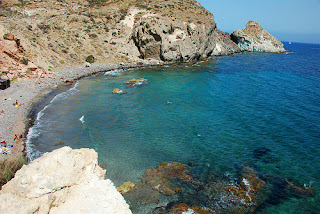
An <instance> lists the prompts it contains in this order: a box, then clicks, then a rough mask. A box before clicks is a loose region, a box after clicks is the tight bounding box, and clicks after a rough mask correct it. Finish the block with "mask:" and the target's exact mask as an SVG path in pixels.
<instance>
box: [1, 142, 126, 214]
mask: <svg viewBox="0 0 320 214" xmlns="http://www.w3.org/2000/svg"><path fill="white" fill-rule="evenodd" d="M97 158H98V155H97V153H96V152H95V151H94V150H93V149H75V150H73V149H71V148H70V147H63V148H60V149H57V150H54V151H53V152H50V153H45V154H44V155H43V156H42V157H40V158H38V159H36V160H34V161H33V162H32V163H30V164H29V165H25V166H23V167H22V168H21V169H20V170H19V171H17V173H16V175H15V177H14V178H13V179H12V180H11V181H9V182H8V183H7V184H5V185H4V186H3V187H2V190H1V192H0V210H1V212H2V213H110V214H111V213H123V214H127V213H131V211H130V209H129V205H128V204H127V203H126V202H125V200H124V198H123V197H122V196H121V194H120V193H119V192H118V191H117V190H116V188H115V186H114V185H113V183H112V182H111V181H110V180H109V179H106V180H105V179H104V176H105V173H106V171H105V170H103V169H102V168H101V167H99V165H98V161H97Z"/></svg>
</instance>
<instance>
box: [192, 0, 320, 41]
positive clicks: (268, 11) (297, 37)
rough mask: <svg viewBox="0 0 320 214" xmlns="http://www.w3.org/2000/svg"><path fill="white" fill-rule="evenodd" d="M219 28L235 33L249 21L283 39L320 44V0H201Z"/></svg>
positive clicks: (199, 0)
mask: <svg viewBox="0 0 320 214" xmlns="http://www.w3.org/2000/svg"><path fill="white" fill-rule="evenodd" d="M197 1H198V2H200V3H201V5H202V6H203V7H204V8H206V9H207V10H209V11H210V12H211V13H212V14H213V16H214V18H215V22H216V23H217V26H218V29H220V30H222V31H225V32H228V33H231V32H232V31H233V30H235V29H243V28H244V27H245V25H246V23H247V22H248V21H249V20H254V21H257V22H259V23H260V24H261V26H262V27H263V28H264V29H265V30H266V31H268V32H269V33H271V34H272V35H273V36H275V37H276V38H277V39H279V40H281V41H292V42H306V43H320V0H263V1H261V0H243V1H240V0H197Z"/></svg>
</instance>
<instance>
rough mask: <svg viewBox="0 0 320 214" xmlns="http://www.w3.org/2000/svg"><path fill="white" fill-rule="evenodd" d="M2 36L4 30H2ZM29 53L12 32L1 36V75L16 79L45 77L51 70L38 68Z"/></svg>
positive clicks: (0, 34)
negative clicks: (30, 58) (30, 59)
mask: <svg viewBox="0 0 320 214" xmlns="http://www.w3.org/2000/svg"><path fill="white" fill-rule="evenodd" d="M0 36H2V32H1V30H0ZM28 57H29V53H28V52H26V51H25V49H24V47H23V46H22V44H21V40H20V39H19V38H17V37H16V36H14V35H13V34H12V33H6V34H4V35H3V38H1V37H0V71H1V74H0V77H1V78H5V79H6V78H9V79H10V80H14V79H17V78H23V77H27V78H44V77H48V76H49V75H50V73H51V72H49V71H44V70H42V69H40V68H38V67H37V66H36V65H35V64H33V63H32V62H31V61H29V59H28Z"/></svg>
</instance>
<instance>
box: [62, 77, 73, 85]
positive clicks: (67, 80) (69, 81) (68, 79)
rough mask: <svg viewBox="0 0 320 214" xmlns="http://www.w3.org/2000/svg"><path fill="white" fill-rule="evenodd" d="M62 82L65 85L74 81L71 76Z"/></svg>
mask: <svg viewBox="0 0 320 214" xmlns="http://www.w3.org/2000/svg"><path fill="white" fill-rule="evenodd" d="M64 82H65V83H66V85H72V84H73V82H74V79H72V78H67V79H65V80H64Z"/></svg>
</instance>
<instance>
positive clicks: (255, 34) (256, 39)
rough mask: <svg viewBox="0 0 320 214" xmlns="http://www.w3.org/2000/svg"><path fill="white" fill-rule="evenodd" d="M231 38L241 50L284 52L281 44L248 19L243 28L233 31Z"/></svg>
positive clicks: (256, 23)
mask: <svg viewBox="0 0 320 214" xmlns="http://www.w3.org/2000/svg"><path fill="white" fill-rule="evenodd" d="M231 39H232V40H233V41H234V42H235V43H236V44H238V46H239V48H240V50H241V51H250V52H253V51H257V52H273V53H282V52H286V50H285V49H284V48H283V44H282V43H281V42H280V41H279V40H277V39H276V38H275V37H273V36H272V35H271V34H270V33H268V32H267V31H265V30H264V29H263V28H262V27H261V26H260V24H259V23H258V22H255V21H249V22H248V23H247V25H246V27H245V28H244V29H243V30H239V29H238V30H235V31H233V32H232V34H231Z"/></svg>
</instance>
